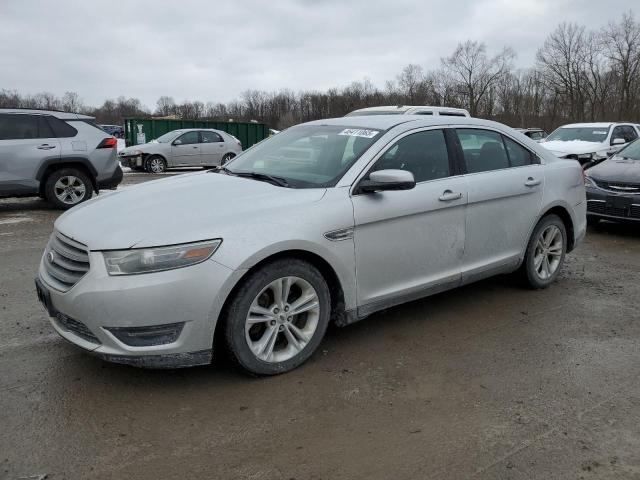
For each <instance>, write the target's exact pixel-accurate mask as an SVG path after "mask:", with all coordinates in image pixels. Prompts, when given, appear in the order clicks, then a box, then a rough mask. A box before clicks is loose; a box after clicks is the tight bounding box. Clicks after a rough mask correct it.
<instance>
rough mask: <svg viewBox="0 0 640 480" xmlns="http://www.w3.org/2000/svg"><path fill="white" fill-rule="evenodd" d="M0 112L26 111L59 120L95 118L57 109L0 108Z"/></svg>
mask: <svg viewBox="0 0 640 480" xmlns="http://www.w3.org/2000/svg"><path fill="white" fill-rule="evenodd" d="M0 113H26V114H32V115H51V116H53V117H56V118H59V119H60V120H95V117H91V116H89V115H82V114H81V113H73V112H61V111H58V110H41V109H38V108H0Z"/></svg>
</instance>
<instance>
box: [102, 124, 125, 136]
mask: <svg viewBox="0 0 640 480" xmlns="http://www.w3.org/2000/svg"><path fill="white" fill-rule="evenodd" d="M100 128H102V129H103V130H104V131H105V132H107V133H108V134H109V135H113V136H114V137H116V138H124V127H121V126H120V125H100Z"/></svg>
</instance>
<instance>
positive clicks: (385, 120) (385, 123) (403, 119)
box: [302, 115, 509, 130]
mask: <svg viewBox="0 0 640 480" xmlns="http://www.w3.org/2000/svg"><path fill="white" fill-rule="evenodd" d="M404 123H411V125H412V126H414V125H415V127H416V128H418V127H428V126H438V125H469V126H485V127H496V126H498V127H500V128H503V129H504V128H509V127H506V125H503V124H501V123H497V122H492V121H490V120H482V119H480V118H473V117H450V116H439V115H434V116H431V115H362V116H353V117H339V118H328V119H324V120H314V121H312V122H307V123H304V124H302V125H335V126H340V127H351V128H372V129H376V130H388V129H390V128H393V127H395V126H397V125H402V124H404Z"/></svg>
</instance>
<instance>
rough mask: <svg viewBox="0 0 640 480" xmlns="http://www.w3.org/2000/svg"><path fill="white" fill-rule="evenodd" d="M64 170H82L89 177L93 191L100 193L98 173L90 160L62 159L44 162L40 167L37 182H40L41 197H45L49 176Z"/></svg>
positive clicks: (39, 191)
mask: <svg viewBox="0 0 640 480" xmlns="http://www.w3.org/2000/svg"><path fill="white" fill-rule="evenodd" d="M63 168H76V169H78V170H81V171H82V172H83V173H85V174H86V175H87V176H88V177H89V179H90V180H91V184H92V186H93V190H94V191H95V192H96V193H98V183H97V180H96V177H97V175H98V172H97V171H96V169H95V167H94V166H93V165H92V164H91V162H90V161H89V159H88V158H61V159H59V160H58V159H56V160H50V161H47V162H44V163H43V164H42V165H40V168H38V172H37V173H36V180H38V182H39V186H38V193H39V194H40V195H44V188H45V184H46V183H47V178H48V177H49V175H51V174H52V173H53V172H55V171H56V170H61V169H63Z"/></svg>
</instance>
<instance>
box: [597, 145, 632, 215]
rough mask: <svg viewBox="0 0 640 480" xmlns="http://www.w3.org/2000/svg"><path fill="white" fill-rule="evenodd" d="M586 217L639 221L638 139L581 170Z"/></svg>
mask: <svg viewBox="0 0 640 480" xmlns="http://www.w3.org/2000/svg"><path fill="white" fill-rule="evenodd" d="M585 185H586V190H587V220H588V221H589V223H592V224H593V223H597V222H598V221H599V220H601V219H606V220H614V221H636V222H640V140H636V141H635V142H632V143H630V144H629V145H627V146H626V147H625V148H623V149H622V150H620V151H618V152H617V153H616V154H615V155H613V156H612V157H610V158H608V159H607V160H605V161H603V162H601V163H599V164H598V165H596V166H595V167H592V168H590V169H588V170H587V171H586V172H585Z"/></svg>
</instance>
